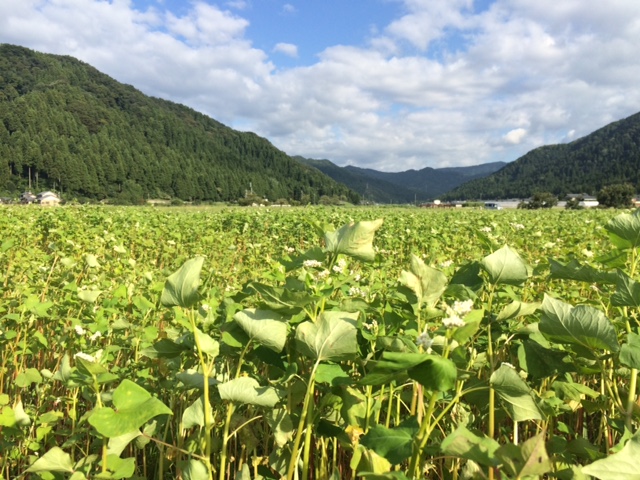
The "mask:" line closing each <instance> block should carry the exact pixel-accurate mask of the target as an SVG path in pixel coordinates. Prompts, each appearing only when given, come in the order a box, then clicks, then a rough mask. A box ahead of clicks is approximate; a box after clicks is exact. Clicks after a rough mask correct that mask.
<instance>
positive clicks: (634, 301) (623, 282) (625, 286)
mask: <svg viewBox="0 0 640 480" xmlns="http://www.w3.org/2000/svg"><path fill="white" fill-rule="evenodd" d="M616 275H617V278H616V292H615V293H614V294H613V295H612V296H611V304H612V305H614V306H616V307H635V308H638V307H640V283H638V282H636V281H635V280H633V279H632V278H631V277H629V275H627V274H626V273H624V272H623V271H621V270H618V271H617V272H616Z"/></svg>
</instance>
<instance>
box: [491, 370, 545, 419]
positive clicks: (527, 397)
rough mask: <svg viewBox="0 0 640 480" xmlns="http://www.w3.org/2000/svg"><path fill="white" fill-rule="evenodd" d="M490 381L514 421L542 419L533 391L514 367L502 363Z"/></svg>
mask: <svg viewBox="0 0 640 480" xmlns="http://www.w3.org/2000/svg"><path fill="white" fill-rule="evenodd" d="M489 381H490V384H491V387H492V388H493V389H494V390H495V391H496V393H497V394H498V396H499V397H500V398H501V399H502V401H503V402H504V405H505V408H506V409H507V411H508V412H509V415H510V416H511V418H512V419H513V420H514V421H516V422H522V421H524V420H542V418H543V415H542V412H541V411H540V408H539V407H538V404H537V403H536V400H535V398H534V396H533V391H532V390H531V388H530V387H529V386H528V385H527V384H526V382H525V381H524V380H523V379H522V378H521V377H520V375H518V372H516V371H515V369H514V368H512V367H510V366H508V365H504V364H503V365H501V366H500V368H498V369H497V370H496V371H495V372H493V374H492V375H491V378H490V380H489Z"/></svg>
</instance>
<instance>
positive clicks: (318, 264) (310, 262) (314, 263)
mask: <svg viewBox="0 0 640 480" xmlns="http://www.w3.org/2000/svg"><path fill="white" fill-rule="evenodd" d="M302 265H304V266H305V267H307V268H317V267H321V266H322V262H319V261H318V260H305V261H304V262H302Z"/></svg>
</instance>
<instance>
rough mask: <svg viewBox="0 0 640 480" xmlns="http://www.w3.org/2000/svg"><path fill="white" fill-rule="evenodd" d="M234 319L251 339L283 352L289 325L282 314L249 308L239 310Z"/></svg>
mask: <svg viewBox="0 0 640 480" xmlns="http://www.w3.org/2000/svg"><path fill="white" fill-rule="evenodd" d="M233 319H234V320H235V321H236V322H237V323H238V325H240V326H241V327H242V329H243V330H244V331H245V333H246V334H247V335H248V336H249V338H250V339H251V340H255V341H257V342H258V343H260V344H261V345H264V346H265V347H267V348H270V349H271V350H273V351H275V352H281V351H282V349H283V348H284V346H285V343H287V335H288V333H289V330H288V326H287V324H286V322H285V321H284V320H283V318H282V316H281V315H278V314H277V313H274V312H271V311H269V310H256V309H255V308H247V309H245V310H242V311H240V312H237V313H236V314H235V315H234V316H233Z"/></svg>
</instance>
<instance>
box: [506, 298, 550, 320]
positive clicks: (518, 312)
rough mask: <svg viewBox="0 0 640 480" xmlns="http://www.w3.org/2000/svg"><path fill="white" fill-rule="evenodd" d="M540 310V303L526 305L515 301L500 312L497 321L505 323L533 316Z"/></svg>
mask: <svg viewBox="0 0 640 480" xmlns="http://www.w3.org/2000/svg"><path fill="white" fill-rule="evenodd" d="M538 308H540V303H524V302H519V301H517V300H515V301H513V302H511V303H510V304H509V305H507V306H505V307H504V308H503V309H502V310H501V311H500V313H499V314H498V317H497V318H496V321H498V322H503V321H505V320H511V319H512V318H517V317H524V316H527V315H533V314H534V313H535V312H536V310H538Z"/></svg>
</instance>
